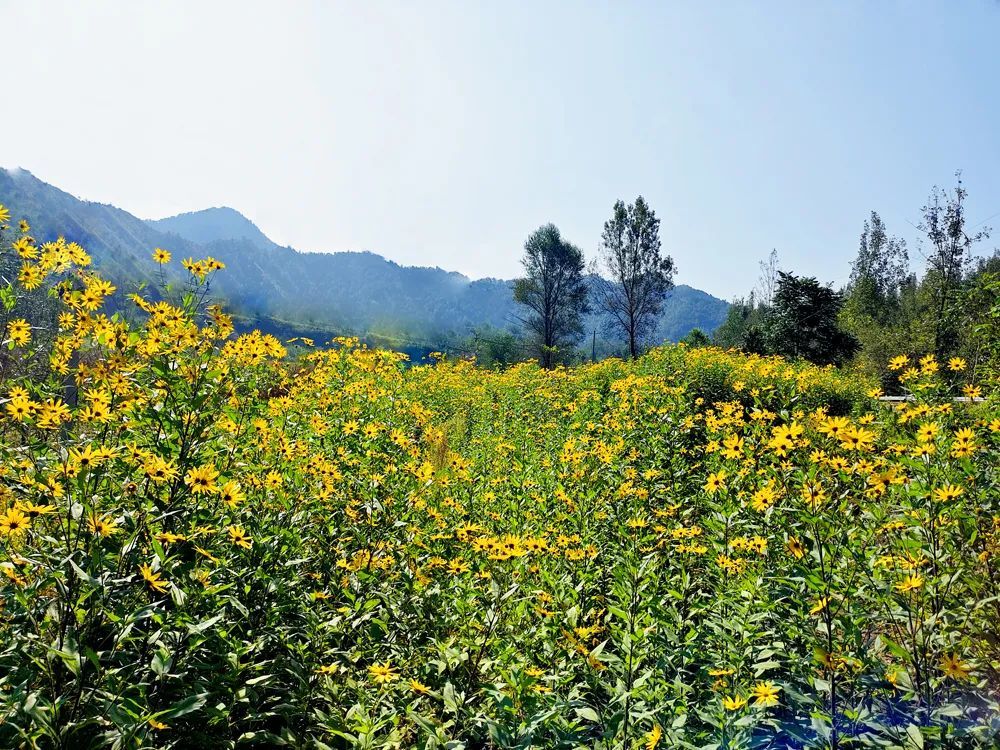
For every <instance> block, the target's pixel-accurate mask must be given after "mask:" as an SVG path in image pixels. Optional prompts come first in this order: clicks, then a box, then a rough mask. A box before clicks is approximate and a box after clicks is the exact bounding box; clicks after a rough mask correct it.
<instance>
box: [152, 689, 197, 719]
mask: <svg viewBox="0 0 1000 750" xmlns="http://www.w3.org/2000/svg"><path fill="white" fill-rule="evenodd" d="M207 700H208V693H196V694H195V695H189V696H188V697H187V698H184V699H183V700H181V701H178V702H177V703H175V704H174V705H173V706H171V707H170V708H168V709H167V710H166V711H161V712H160V713H159V714H157V715H156V717H155V718H169V719H176V718H177V717H178V716H184V715H186V714H190V713H193V712H195V711H197V710H199V709H200V708H201V707H202V706H204V705H205V701H207Z"/></svg>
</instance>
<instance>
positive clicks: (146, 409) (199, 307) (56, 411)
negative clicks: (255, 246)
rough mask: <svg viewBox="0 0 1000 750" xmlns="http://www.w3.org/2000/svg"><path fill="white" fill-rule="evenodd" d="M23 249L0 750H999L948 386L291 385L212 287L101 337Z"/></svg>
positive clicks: (646, 373) (10, 329) (954, 372)
mask: <svg viewBox="0 0 1000 750" xmlns="http://www.w3.org/2000/svg"><path fill="white" fill-rule="evenodd" d="M8 218H9V216H8V215H7V211H6V210H5V209H0V224H5V223H6V222H7V220H8ZM29 231H30V230H29V228H28V227H27V226H26V225H25V226H22V227H20V228H18V227H16V226H14V227H11V228H10V229H8V230H7V231H6V232H5V238H6V239H5V241H4V243H3V249H2V257H3V258H4V259H5V264H6V265H5V266H4V268H5V269H6V270H5V271H4V273H5V278H4V285H3V291H2V302H3V312H2V316H3V317H2V330H3V341H4V342H5V347H4V351H3V358H2V360H0V380H2V382H0V399H2V406H3V417H2V422H0V571H2V575H0V746H3V747H15V748H17V747H24V748H66V749H67V750H68V749H69V748H73V749H76V748H89V747H104V746H109V747H119V748H138V747H164V748H166V747H176V748H220V747H236V746H241V747H254V746H257V747H266V746H284V747H298V748H348V747H357V748H376V747H427V748H433V747H449V748H462V747H464V748H487V747H491V748H527V747H546V748H583V747H588V748H591V747H593V748H638V747H645V748H658V747H659V748H667V747H670V748H673V747H692V748H693V747H699V748H700V747H720V748H721V747H725V748H748V747H782V748H784V747H833V748H854V747H862V746H875V747H896V748H904V747H905V748H920V747H927V746H934V747H953V748H959V747H961V748H965V747H984V748H985V747H994V746H995V742H996V738H997V735H998V731H1000V726H998V724H997V718H996V717H997V715H998V714H997V710H998V706H997V690H998V689H1000V672H998V665H1000V646H998V639H997V629H996V622H997V620H998V617H1000V604H998V599H997V596H996V592H997V590H998V584H1000V567H998V560H1000V557H998V555H1000V496H998V491H997V488H998V487H1000V477H998V472H1000V409H998V407H997V404H996V402H995V401H993V402H986V403H981V404H977V403H959V404H956V403H953V402H952V400H951V396H952V395H953V394H955V393H957V392H958V391H959V389H960V388H961V386H962V385H963V383H964V382H965V379H966V376H967V374H968V373H967V363H966V362H965V361H964V360H962V359H960V358H958V357H954V358H951V359H950V360H948V361H944V362H942V361H939V360H937V359H935V358H934V357H933V356H932V355H931V356H926V357H923V358H922V359H920V360H919V361H916V360H914V359H912V358H907V357H905V356H901V357H899V358H897V359H895V360H894V361H893V362H892V367H893V368H894V371H895V372H896V373H897V375H898V379H899V381H900V382H901V387H902V388H904V389H905V390H906V391H907V392H908V393H910V394H912V395H913V398H914V400H913V401H910V402H905V403H904V404H903V405H902V406H900V407H889V406H886V405H884V404H881V403H880V402H878V401H876V400H874V399H872V398H871V396H872V395H873V391H871V390H870V389H873V388H874V384H872V383H866V382H865V380H864V378H859V377H853V376H845V375H843V374H842V373H840V372H838V371H836V370H834V369H832V368H818V367H815V366H812V365H809V364H804V363H794V362H789V361H786V360H783V359H781V358H776V357H764V356H757V355H742V354H738V353H732V352H724V351H722V350H719V349H713V348H698V349H692V348H688V347H685V346H675V347H664V348H657V349H653V350H652V351H650V352H649V353H648V354H646V355H645V356H642V357H639V358H637V359H635V360H633V361H630V362H623V361H621V360H617V359H611V360H607V361H604V362H600V363H597V364H593V365H585V366H579V367H575V368H570V369H566V368H555V369H552V370H545V369H542V368H539V367H537V366H536V365H533V364H524V365H519V366H516V367H513V368H511V369H508V370H506V371H490V370H484V369H480V368H476V367H475V366H473V365H472V364H471V363H470V362H468V361H460V360H459V361H456V360H449V359H442V360H441V361H439V362H437V363H435V364H433V365H428V366H420V367H410V368H406V367H404V366H403V362H402V355H400V354H397V353H392V352H386V351H375V350H370V349H366V348H364V347H359V346H357V342H353V341H350V340H341V341H340V342H338V343H339V345H338V346H335V347H332V348H329V349H325V350H313V349H312V348H311V347H309V346H308V345H303V344H308V342H301V341H299V342H288V343H290V344H294V345H295V347H294V348H295V350H294V351H291V352H290V351H288V350H286V348H285V346H283V345H282V343H281V342H279V341H278V340H277V339H275V338H274V337H271V336H268V335H262V334H260V333H248V334H245V335H242V336H239V337H236V336H234V335H233V328H232V321H231V319H230V318H229V317H228V316H227V315H226V314H225V313H224V312H223V311H222V310H221V309H219V308H218V307H217V306H214V305H212V304H210V301H209V299H208V298H207V297H206V289H207V286H206V285H207V283H208V281H209V280H210V279H211V278H212V277H213V276H214V274H215V273H216V272H217V271H219V270H221V266H222V264H221V263H220V262H219V261H217V260H215V259H212V258H206V259H203V260H192V259H187V260H185V261H184V262H183V266H184V267H185V269H186V271H187V273H188V276H189V280H188V282H187V283H186V284H184V285H183V286H177V287H173V288H170V287H164V288H157V289H150V290H148V291H147V293H146V294H145V295H144V296H143V295H138V294H136V295H133V296H131V298H130V299H129V300H128V301H127V303H126V301H125V300H121V301H120V303H119V304H118V306H117V307H118V309H119V312H118V313H117V314H116V315H113V316H109V315H107V314H106V313H105V312H104V310H105V309H107V306H108V305H109V304H110V303H111V302H112V300H114V299H115V296H114V291H115V290H114V288H113V286H112V285H111V284H110V283H108V282H105V281H102V280H101V279H100V278H99V277H98V276H97V275H95V274H94V273H93V272H92V271H90V270H89V266H90V257H89V256H88V255H87V253H86V252H85V251H84V249H83V248H82V247H80V246H79V245H76V244H74V243H71V242H65V241H53V242H50V243H45V244H42V243H35V242H33V241H32V240H31V239H30V235H29ZM152 261H153V262H156V263H159V264H162V265H163V267H164V268H170V267H171V266H172V265H173V264H174V261H172V260H171V258H170V256H169V253H167V252H165V251H162V250H157V251H155V252H154V253H153V258H152ZM224 273H228V271H226V272H224ZM224 273H223V275H224ZM164 278H167V274H166V272H165V274H164ZM49 292H51V293H49ZM154 295H155V296H154ZM47 321H52V322H51V325H50V323H49V322H47Z"/></svg>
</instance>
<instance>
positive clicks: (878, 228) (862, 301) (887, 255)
mask: <svg viewBox="0 0 1000 750" xmlns="http://www.w3.org/2000/svg"><path fill="white" fill-rule="evenodd" d="M909 278H910V260H909V255H908V253H907V250H906V242H905V241H904V240H901V239H899V238H897V237H891V236H890V235H889V234H888V233H887V232H886V228H885V223H884V222H883V221H882V217H880V216H879V215H878V213H876V212H875V211H872V214H871V218H870V219H869V220H868V221H866V222H865V228H864V231H862V232H861V241H860V243H859V247H858V255H857V257H856V258H855V259H854V263H853V264H852V265H851V279H850V282H849V283H848V286H847V304H848V305H849V306H850V307H852V308H854V311H855V313H856V314H857V315H860V316H864V317H867V318H872V319H874V320H876V321H877V322H878V323H880V324H882V325H887V324H889V323H891V322H893V321H894V318H895V317H896V314H897V313H898V312H899V305H900V296H901V294H902V291H903V289H904V287H905V285H906V283H907V281H908V280H909Z"/></svg>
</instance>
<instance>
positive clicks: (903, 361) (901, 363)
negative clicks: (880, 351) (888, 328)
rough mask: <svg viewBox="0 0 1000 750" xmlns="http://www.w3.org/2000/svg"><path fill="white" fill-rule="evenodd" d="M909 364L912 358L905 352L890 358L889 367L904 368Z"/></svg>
mask: <svg viewBox="0 0 1000 750" xmlns="http://www.w3.org/2000/svg"><path fill="white" fill-rule="evenodd" d="M908 364H910V358H909V357H907V356H906V355H905V354H900V355H899V356H898V357H893V358H892V359H890V360H889V369H890V370H894V371H895V370H902V369H903V368H904V367H906V366H907V365H908Z"/></svg>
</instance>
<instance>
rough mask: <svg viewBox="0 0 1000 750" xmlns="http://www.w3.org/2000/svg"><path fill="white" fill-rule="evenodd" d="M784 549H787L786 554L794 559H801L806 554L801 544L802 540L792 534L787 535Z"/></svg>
mask: <svg viewBox="0 0 1000 750" xmlns="http://www.w3.org/2000/svg"><path fill="white" fill-rule="evenodd" d="M785 549H787V550H788V554H790V555H791V556H792V557H794V558H795V559H796V560H801V559H802V558H803V557H804V556H805V554H806V550H805V547H803V546H802V542H800V541H799V540H798V539H797V538H795V537H794V536H790V537H788V541H787V542H785Z"/></svg>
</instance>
